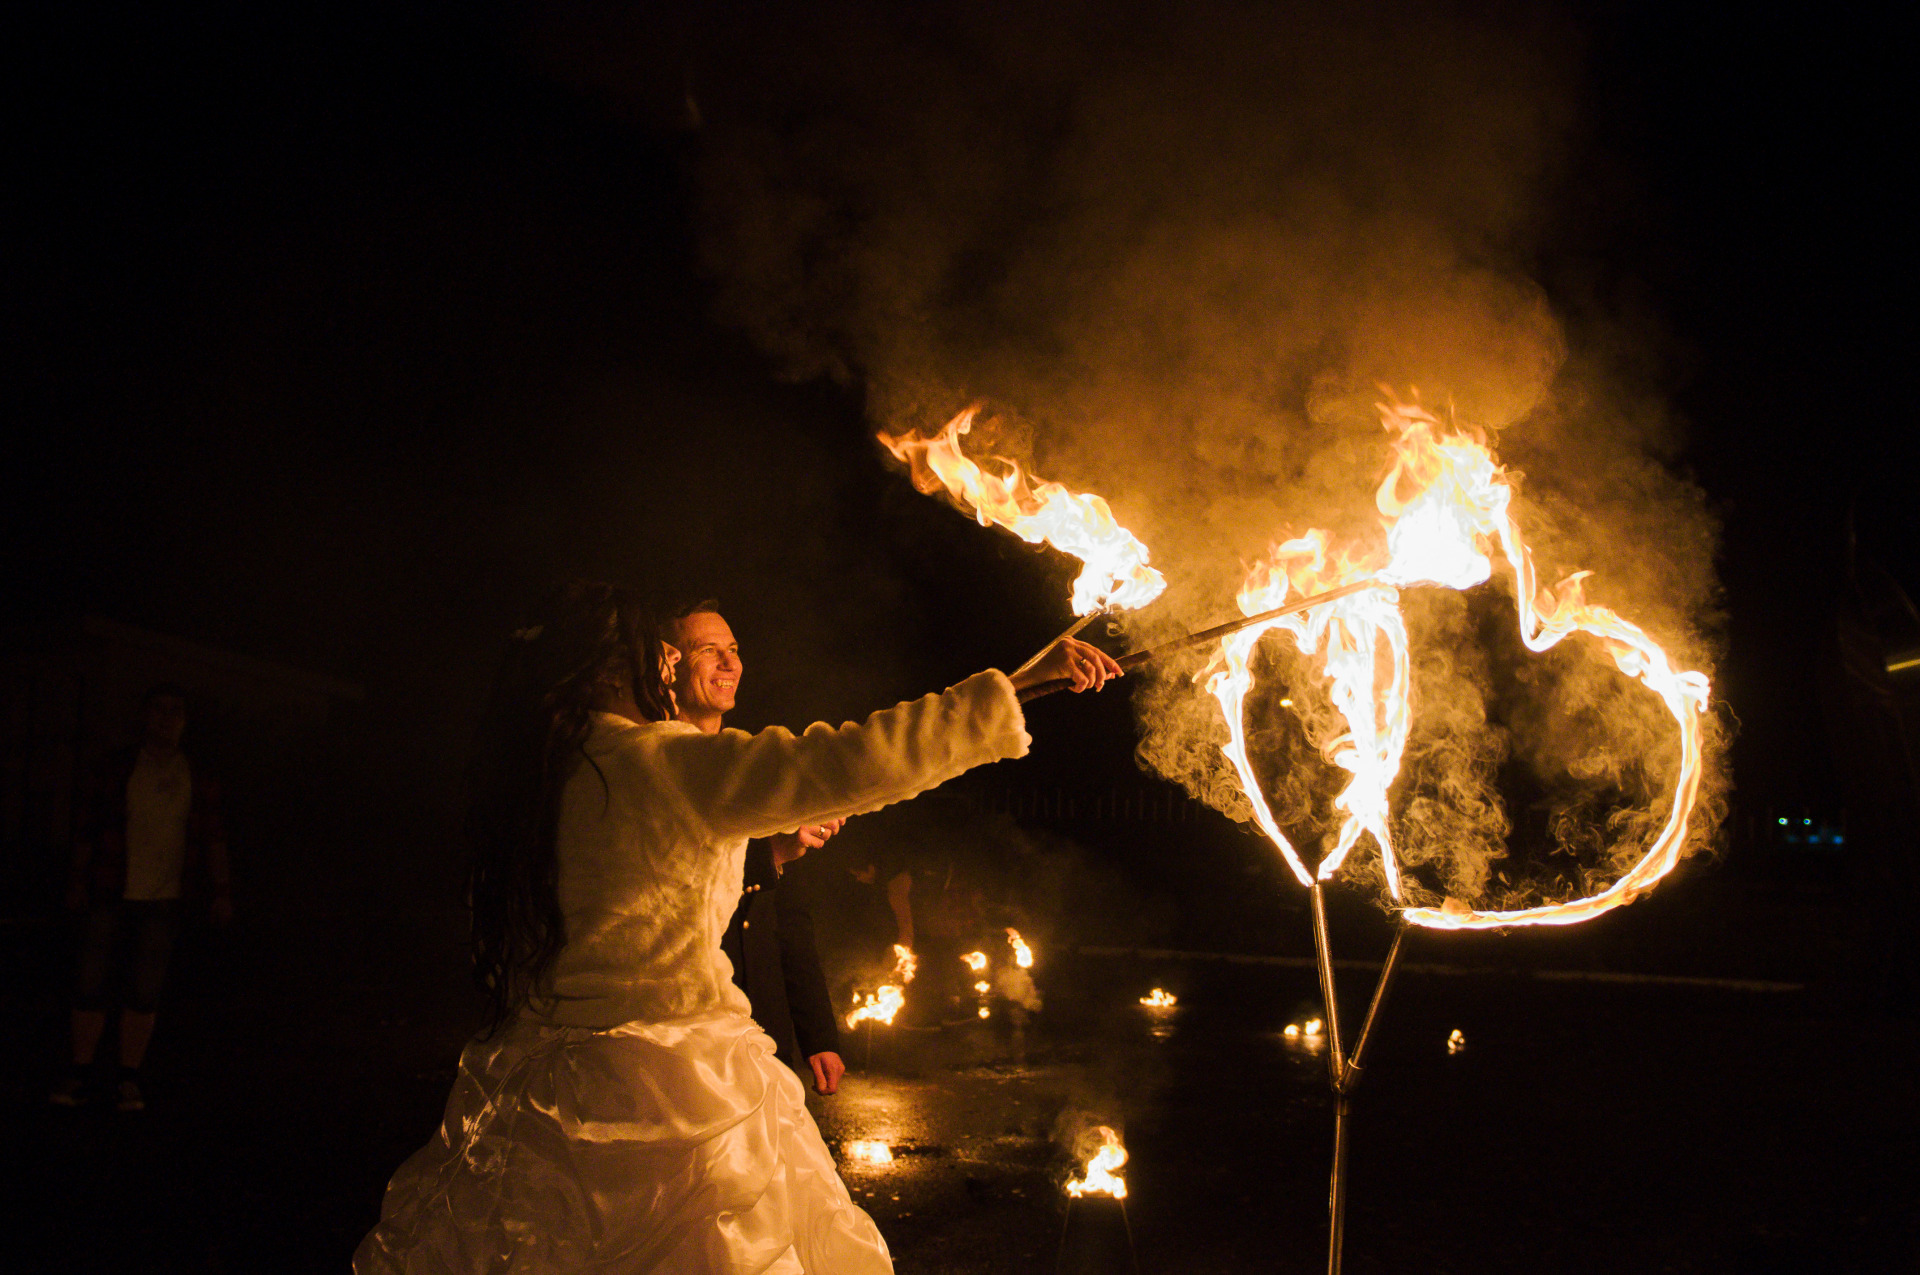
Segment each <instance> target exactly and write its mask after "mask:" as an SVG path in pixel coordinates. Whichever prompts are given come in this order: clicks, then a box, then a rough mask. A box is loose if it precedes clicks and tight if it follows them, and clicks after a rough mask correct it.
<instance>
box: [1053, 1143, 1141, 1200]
mask: <svg viewBox="0 0 1920 1275" xmlns="http://www.w3.org/2000/svg"><path fill="white" fill-rule="evenodd" d="M1094 1132H1095V1133H1097V1134H1099V1135H1100V1149H1099V1150H1098V1151H1096V1152H1094V1153H1093V1158H1092V1159H1091V1160H1088V1161H1087V1174H1086V1176H1085V1177H1082V1178H1074V1179H1071V1180H1070V1181H1069V1182H1068V1183H1067V1194H1068V1195H1070V1196H1072V1197H1073V1198H1074V1199H1076V1200H1077V1199H1079V1198H1080V1197H1081V1196H1083V1195H1110V1196H1112V1197H1113V1198H1114V1199H1116V1200H1124V1199H1126V1198H1127V1180H1126V1179H1125V1178H1122V1177H1119V1176H1117V1175H1116V1174H1115V1173H1114V1170H1115V1169H1118V1168H1119V1167H1120V1166H1121V1165H1123V1164H1125V1163H1126V1162H1127V1149H1126V1148H1125V1147H1123V1146H1121V1145H1120V1135H1119V1134H1117V1133H1115V1132H1114V1131H1113V1130H1111V1129H1109V1128H1107V1126H1105V1125H1101V1126H1100V1127H1099V1128H1097V1129H1095V1130H1094Z"/></svg>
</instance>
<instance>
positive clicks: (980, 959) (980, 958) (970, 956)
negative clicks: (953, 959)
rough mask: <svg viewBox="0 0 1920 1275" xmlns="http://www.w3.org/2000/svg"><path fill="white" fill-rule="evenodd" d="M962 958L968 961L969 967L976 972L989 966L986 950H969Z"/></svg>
mask: <svg viewBox="0 0 1920 1275" xmlns="http://www.w3.org/2000/svg"><path fill="white" fill-rule="evenodd" d="M960 959H961V960H962V961H964V962H965V963H966V966H967V968H968V969H970V970H972V971H973V972H974V973H976V974H978V973H979V972H980V971H981V970H983V969H985V968H987V954H986V953H985V952H968V953H967V954H966V955H965V956H963V957H961V958H960Z"/></svg>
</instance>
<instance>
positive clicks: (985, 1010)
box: [980, 1005, 993, 1018]
mask: <svg viewBox="0 0 1920 1275" xmlns="http://www.w3.org/2000/svg"><path fill="white" fill-rule="evenodd" d="M992 1015H993V1011H992V1010H990V1009H988V1008H987V1007H986V1006H985V1005H982V1006H981V1007H980V1017H982V1018H989V1017H991V1016H992Z"/></svg>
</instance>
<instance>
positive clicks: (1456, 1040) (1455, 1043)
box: [1447, 1027, 1467, 1054]
mask: <svg viewBox="0 0 1920 1275" xmlns="http://www.w3.org/2000/svg"><path fill="white" fill-rule="evenodd" d="M1466 1047H1467V1034H1466V1033H1465V1032H1463V1031H1461V1030H1460V1029H1459V1028H1458V1027H1456V1028H1454V1029H1453V1031H1452V1032H1451V1033H1449V1034H1448V1036H1447V1052H1448V1053H1450V1054H1457V1053H1459V1052H1460V1051H1461V1050H1463V1049H1465V1048H1466Z"/></svg>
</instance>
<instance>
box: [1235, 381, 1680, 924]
mask: <svg viewBox="0 0 1920 1275" xmlns="http://www.w3.org/2000/svg"><path fill="white" fill-rule="evenodd" d="M1380 411H1381V417H1382V420H1383V423H1384V424H1385V425H1386V427H1387V429H1388V431H1389V432H1390V433H1391V434H1392V435H1393V440H1392V441H1393V451H1394V456H1393V463H1392V466H1391V467H1390V469H1389V471H1388V473H1387V476H1386V478H1385V479H1384V480H1383V481H1382V482H1381V484H1380V488H1379V490H1378V492H1377V494H1376V497H1375V502H1376V504H1377V505H1378V507H1379V510H1380V513H1381V515H1382V517H1383V519H1384V520H1385V523H1386V531H1387V535H1386V545H1387V550H1386V554H1385V556H1384V559H1381V558H1377V557H1376V558H1365V557H1356V556H1355V555H1354V554H1353V553H1352V552H1350V551H1348V550H1346V549H1344V548H1335V547H1331V546H1329V544H1328V543H1327V536H1326V533H1324V532H1321V531H1310V532H1308V533H1307V534H1306V535H1304V536H1301V537H1299V538H1297V539H1294V540H1290V541H1287V542H1286V543H1285V544H1282V545H1280V546H1278V547H1277V548H1275V549H1274V551H1273V553H1272V555H1271V557H1270V558H1269V560H1268V561H1266V562H1263V563H1260V564H1258V565H1257V566H1256V567H1255V568H1254V569H1253V571H1252V572H1251V574H1250V575H1249V576H1248V578H1247V582H1246V584H1245V586H1244V587H1243V588H1242V589H1241V592H1240V596H1239V604H1240V609H1241V613H1242V614H1245V615H1254V614H1257V613H1259V612H1261V611H1268V610H1272V609H1273V608H1275V607H1278V606H1281V605H1283V604H1284V603H1285V601H1286V599H1287V598H1288V597H1289V596H1290V595H1298V596H1307V595H1310V594H1314V593H1319V592H1324V591H1326V590H1328V589H1334V588H1338V587H1339V586H1341V585H1344V584H1351V583H1353V582H1355V581H1358V580H1362V579H1367V578H1373V579H1377V580H1379V581H1381V582H1382V583H1384V584H1388V585H1393V586H1405V585H1412V584H1433V585H1439V586H1441V587H1444V588H1450V589H1466V588H1471V587H1472V586H1474V585H1476V584H1479V583H1482V582H1483V581H1485V580H1487V579H1488V578H1489V577H1490V576H1491V575H1492V573H1493V560H1492V558H1491V557H1490V556H1489V552H1490V551H1491V550H1492V549H1494V548H1496V547H1497V548H1498V549H1499V551H1500V555H1501V557H1502V558H1504V560H1505V562H1506V565H1507V569H1508V570H1510V571H1512V573H1513V576H1514V597H1515V599H1516V604H1517V606H1516V609H1517V611H1518V620H1519V625H1520V637H1521V641H1522V642H1523V643H1524V644H1525V645H1526V647H1527V649H1528V650H1530V651H1533V652H1535V653H1539V652H1542V651H1546V650H1548V649H1550V648H1551V647H1553V646H1555V645H1557V644H1558V643H1559V642H1560V641H1561V640H1562V639H1564V638H1566V637H1567V636H1568V635H1570V634H1573V633H1587V634H1591V635H1592V636H1594V637H1596V638H1598V639H1599V640H1600V645H1601V647H1602V649H1603V650H1604V651H1605V652H1606V653H1607V654H1608V655H1609V656H1610V657H1611V658H1612V659H1613V662H1614V665H1615V666H1616V667H1617V668H1618V669H1619V670H1620V671H1621V672H1622V673H1624V674H1626V675H1627V676H1628V677H1631V678H1635V679H1637V680H1638V681H1639V682H1640V683H1641V684H1642V685H1644V686H1646V687H1647V688H1648V689H1649V690H1651V691H1652V692H1653V693H1654V694H1655V695H1657V696H1659V697H1660V700H1661V702H1662V703H1663V704H1664V705H1665V706H1666V708H1667V711H1668V712H1669V713H1671V714H1672V715H1673V718H1674V721H1675V722H1677V723H1678V725H1679V748H1680V760H1681V765H1680V773H1679V777H1678V779H1677V780H1676V781H1675V785H1674V792H1673V804H1672V808H1671V810H1670V812H1669V814H1668V817H1667V821H1666V824H1665V826H1664V827H1663V828H1662V830H1661V832H1660V834H1659V836H1657V837H1656V838H1655V839H1654V841H1653V843H1652V844H1651V845H1650V846H1649V847H1648V849H1647V851H1646V853H1645V854H1644V855H1643V856H1642V857H1641V858H1640V860H1639V861H1638V862H1637V863H1636V864H1635V865H1634V866H1633V867H1632V868H1630V869H1629V870H1628V871H1627V872H1626V874H1625V875H1623V876H1622V877H1621V878H1620V879H1619V880H1618V881H1616V882H1615V883H1614V884H1613V885H1612V886H1611V887H1609V888H1608V889H1606V890H1603V891H1601V892H1600V893H1598V894H1595V895H1592V896H1589V897H1586V898H1580V899H1574V900H1571V901H1568V902H1564V903H1553V904H1544V905H1541V906H1538V907H1532V908H1519V909H1513V910H1508V911H1475V910H1474V909H1472V908H1469V907H1467V906H1466V905H1465V904H1463V903H1460V902H1459V901H1457V900H1453V899H1448V900H1447V901H1446V903H1445V905H1444V906H1443V907H1438V908H1428V907H1409V908H1405V909H1404V915H1405V917H1406V919H1407V920H1409V921H1411V922H1413V923H1414V924H1416V925H1424V926H1429V927H1431V928H1434V929H1485V928H1491V927H1495V926H1507V925H1568V924H1572V923H1574V922H1577V921H1585V920H1588V919H1590V918H1592V917H1595V916H1598V915H1600V914H1601V913H1602V912H1606V911H1608V910H1610V909H1612V908H1615V907H1618V906H1619V905H1620V904H1622V903H1628V902H1631V901H1632V900H1633V899H1634V898H1636V897H1638V895H1639V894H1640V893H1642V892H1643V891H1645V890H1647V889H1650V888H1651V887H1652V886H1653V885H1654V884H1655V883H1656V882H1658V881H1659V880H1660V879H1661V878H1662V877H1664V876H1665V875H1666V874H1667V873H1668V872H1670V871H1672V870H1673V866H1674V865H1675V864H1676V863H1678V862H1679V858H1680V851H1681V848H1682V847H1683V846H1684V845H1685V844H1686V837H1687V818H1688V816H1689V815H1690V814H1691V812H1692V810H1693V803H1694V798H1695V796H1696V795H1697V793H1698V791H1699V785H1700V741H1701V725H1700V718H1701V715H1702V714H1703V713H1704V712H1705V711H1706V705H1707V693H1708V684H1707V678H1706V676H1705V675H1704V674H1701V673H1697V672H1689V671H1681V670H1676V669H1675V668H1674V667H1673V665H1672V663H1671V662H1670V661H1669V660H1668V658H1667V656H1666V653H1665V652H1664V651H1662V650H1661V649H1660V648H1659V647H1658V646H1657V645H1655V644H1654V642H1653V640H1652V639H1651V638H1649V637H1648V636H1647V635H1646V633H1644V632H1643V631H1642V630H1641V629H1639V628H1638V627H1637V626H1635V625H1634V624H1632V623H1630V622H1629V621H1627V620H1625V619H1623V618H1622V617H1620V616H1619V615H1618V614H1616V613H1614V612H1613V611H1611V610H1609V609H1607V608H1606V607H1603V606H1598V605H1595V604H1592V603H1589V602H1587V601H1586V600H1585V598H1584V597H1583V596H1582V594H1581V580H1582V579H1583V578H1584V577H1585V576H1586V575H1587V573H1586V572H1579V573H1576V574H1574V575H1572V576H1570V577H1568V578H1567V579H1566V580H1564V581H1562V582H1561V584H1560V585H1559V587H1558V588H1556V589H1554V590H1552V591H1551V592H1549V591H1546V590H1543V589H1541V588H1540V586H1539V583H1538V580H1537V579H1536V576H1535V572H1534V565H1533V557H1532V554H1531V553H1530V552H1529V550H1528V549H1527V547H1526V542H1525V540H1524V539H1523V538H1522V536H1521V533H1520V527H1519V524H1518V522H1517V521H1516V520H1515V518H1514V516H1513V513H1512V511H1511V508H1510V506H1511V503H1512V499H1513V487H1512V484H1511V481H1510V479H1509V478H1508V476H1507V473H1506V471H1505V470H1504V469H1502V468H1501V467H1500V465H1499V463H1498V462H1497V461H1495V460H1494V458H1493V454H1492V453H1491V452H1490V451H1489V450H1488V448H1487V446H1486V444H1485V443H1484V442H1482V441H1480V440H1479V439H1477V438H1473V437H1470V436H1468V435H1467V434H1464V433H1459V432H1447V431H1446V430H1444V429H1443V427H1442V426H1441V423H1440V422H1439V420H1438V419H1436V418H1435V417H1434V416H1433V415H1432V414H1431V413H1429V412H1427V411H1425V410H1424V409H1422V408H1419V407H1417V406H1413V405H1410V404H1406V403H1400V402H1393V403H1385V404H1382V405H1381V408H1380ZM1276 628H1278V629H1285V630H1286V631H1287V632H1288V633H1290V634H1291V635H1292V637H1293V641H1294V644H1295V645H1296V646H1297V647H1298V648H1299V649H1300V651H1301V652H1302V653H1303V654H1306V655H1313V654H1316V653H1320V654H1321V655H1322V657H1323V660H1324V667H1325V675H1326V677H1327V679H1328V681H1329V683H1330V687H1329V689H1330V692H1331V698H1332V700H1333V703H1334V705H1335V707H1337V708H1338V709H1339V710H1340V713H1341V715H1342V716H1343V717H1344V718H1345V720H1346V724H1347V731H1346V733H1345V734H1343V735H1341V736H1339V737H1338V738H1336V739H1334V740H1333V741H1332V742H1331V743H1330V744H1329V745H1328V746H1327V756H1328V759H1329V760H1330V761H1331V762H1332V763H1333V764H1334V765H1336V766H1338V767H1340V768H1341V769H1343V770H1345V771H1347V772H1348V775H1349V778H1348V780H1347V783H1346V786H1345V787H1344V788H1343V789H1342V790H1341V791H1340V793H1339V795H1338V796H1336V797H1335V798H1334V806H1335V808H1336V809H1337V810H1339V811H1340V812H1341V814H1342V818H1341V822H1340V825H1339V828H1338V830H1337V831H1336V832H1335V833H1334V835H1333V837H1332V838H1331V844H1330V845H1328V846H1327V847H1326V849H1325V853H1324V854H1323V855H1322V856H1321V858H1320V861H1319V863H1318V864H1317V865H1315V867H1314V868H1313V869H1312V870H1309V869H1308V867H1307V865H1306V863H1305V862H1304V860H1303V859H1302V858H1301V856H1300V854H1299V852H1298V851H1297V850H1296V849H1295V847H1294V846H1293V844H1292V843H1291V842H1290V841H1289V840H1288V839H1287V837H1286V835H1285V834H1284V833H1283V832H1281V830H1280V827H1279V825H1278V824H1277V823H1276V822H1275V820H1274V817H1273V812H1272V809H1271V808H1270V807H1269V805H1268V803H1267V800H1266V797H1265V795H1264V794H1263V793H1262V792H1261V790H1260V785H1259V782H1258V781H1257V780H1256V779H1255V777H1254V771H1253V763H1252V760H1251V758H1250V757H1249V756H1248V753H1247V737H1246V724H1245V706H1246V697H1247V693H1248V692H1249V691H1250V690H1251V689H1252V685H1253V672H1252V667H1251V657H1252V653H1253V649H1254V647H1255V645H1256V644H1257V643H1258V642H1259V641H1260V639H1261V637H1262V636H1263V635H1264V634H1266V633H1267V632H1268V631H1270V630H1272V629H1276ZM1207 689H1208V690H1209V691H1211V692H1212V693H1213V695H1214V698H1215V699H1217V700H1218V701H1219V703H1220V707H1221V710H1222V712H1223V713H1224V714H1225V716H1226V720H1227V727H1228V733H1229V741H1228V743H1227V744H1226V745H1225V746H1224V747H1223V750H1222V751H1224V752H1225V754H1226V756H1227V759H1228V760H1229V761H1230V762H1231V763H1232V765H1233V768H1234V770H1235V772H1236V773H1237V774H1238V775H1239V777H1240V783H1241V786H1242V788H1243V789H1244V790H1245V791H1246V794H1247V796H1248V799H1249V801H1250V802H1251V804H1252V806H1253V813H1254V819H1255V821H1256V822H1257V823H1258V824H1259V826H1260V828H1261V831H1263V832H1265V833H1266V835H1267V836H1268V837H1269V838H1270V839H1271V840H1272V841H1273V843H1274V844H1275V845H1276V846H1278V847H1279V849H1280V852H1281V855H1282V856H1283V857H1284V858H1285V860H1286V863H1287V866H1288V867H1289V868H1290V869H1292V871H1293V874H1294V876H1295V877H1296V878H1297V879H1298V880H1299V882H1300V884H1301V885H1303V886H1312V885H1313V883H1314V881H1315V880H1316V879H1317V880H1320V881H1326V880H1330V879H1331V878H1332V877H1333V875H1334V874H1335V873H1336V872H1338V871H1339V870H1340V868H1341V866H1342V865H1343V864H1344V863H1345V862H1346V859H1347V855H1348V853H1349V852H1350V851H1351V850H1352V849H1353V848H1354V846H1355V845H1357V844H1358V843H1359V841H1360V839H1361V838H1362V837H1370V838H1372V840H1373V843H1374V845H1375V846H1376V847H1377V848H1378V849H1379V852H1380V858H1381V864H1382V867H1383V869H1384V874H1385V877H1386V882H1387V892H1388V895H1389V896H1390V897H1391V898H1392V899H1393V901H1394V902H1396V903H1399V902H1401V882H1400V868H1399V864H1398V862H1397V860H1396V859H1395V856H1394V850H1393V839H1392V836H1391V834H1390V832H1389V830H1388V824H1389V818H1390V811H1389V809H1388V802H1387V794H1388V790H1389V789H1390V788H1391V787H1392V785H1393V781H1394V779H1395V778H1396V777H1397V776H1398V775H1399V773H1400V760H1401V756H1402V754H1403V753H1404V751H1405V748H1406V742H1407V732H1408V729H1409V727H1410V726H1411V723H1412V704H1411V689H1412V688H1411V676H1410V659H1409V654H1408V641H1407V628H1406V623H1405V620H1404V618H1403V617H1402V614H1401V611H1400V604H1399V595H1398V590H1397V589H1396V588H1382V589H1366V590H1362V591H1361V592H1359V593H1355V594H1351V595H1349V596H1347V597H1345V598H1340V599H1337V600H1335V601H1333V602H1330V603H1327V604H1326V605H1324V606H1318V607H1315V608H1313V609H1312V610H1310V611H1305V612H1299V613H1296V614H1294V615H1290V616H1285V617H1282V618H1281V619H1278V620H1273V621H1270V622H1268V623H1266V624H1261V625H1256V626H1255V627H1253V628H1251V629H1243V630H1242V631H1240V632H1239V633H1235V634H1232V635H1231V636H1229V637H1227V638H1225V639H1224V640H1223V641H1222V642H1221V650H1220V655H1219V658H1218V659H1217V660H1216V661H1215V665H1214V668H1213V669H1212V670H1211V672H1210V675H1209V677H1208V680H1207Z"/></svg>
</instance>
